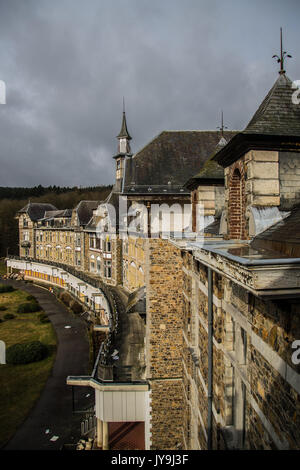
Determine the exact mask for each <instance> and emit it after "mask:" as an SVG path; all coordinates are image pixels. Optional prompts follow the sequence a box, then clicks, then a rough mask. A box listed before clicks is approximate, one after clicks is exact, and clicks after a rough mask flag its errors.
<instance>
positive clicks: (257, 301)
mask: <svg viewBox="0 0 300 470" xmlns="http://www.w3.org/2000/svg"><path fill="white" fill-rule="evenodd" d="M293 92H294V90H293V88H292V82H291V81H290V80H289V78H288V77H287V76H286V74H285V73H284V72H283V71H281V73H280V75H279V77H278V79H277V80H276V82H275V84H274V86H273V87H272V88H271V90H270V92H269V93H268V95H267V96H266V98H265V99H264V100H263V102H262V104H261V105H260V106H259V108H258V110H257V112H256V113H255V114H254V116H253V118H252V119H251V121H250V122H249V124H248V126H247V127H246V128H245V129H244V130H243V131H239V132H237V131H231V132H229V131H227V132H225V131H223V129H222V131H221V133H220V132H216V131H164V132H162V133H161V134H159V135H158V136H157V137H155V138H154V139H153V140H152V141H151V142H150V143H148V144H147V145H146V146H145V147H144V148H143V149H141V150H140V151H139V152H137V153H136V154H132V153H131V147H130V141H131V136H130V134H129V132H128V128H127V123H126V115H125V112H124V113H123V119H122V127H121V131H120V133H119V135H118V137H117V138H118V141H119V146H118V153H117V155H116V156H115V157H114V160H115V162H116V181H115V185H114V187H113V190H112V192H111V194H110V195H109V197H108V198H107V200H106V201H102V202H97V203H95V202H94V203H89V202H88V201H87V202H84V201H83V202H82V203H80V204H79V205H78V206H77V208H76V209H74V210H73V211H71V212H70V211H57V210H56V209H55V208H53V207H48V208H47V207H44V208H43V207H42V208H40V209H39V210H40V212H41V213H40V214H38V216H36V215H34V216H32V215H30V214H29V213H30V210H31V209H30V206H29V207H27V206H26V208H24V209H23V210H22V211H21V212H20V213H19V220H20V237H21V240H23V239H24V236H25V235H24V230H25V233H26V231H28V234H29V235H26V237H29V242H30V247H29V246H26V247H22V243H21V247H20V249H21V251H20V255H21V258H23V261H22V262H23V265H24V263H25V264H26V258H24V257H30V258H34V259H35V260H36V261H37V262H38V261H39V260H43V262H44V263H47V260H52V261H54V262H63V263H64V265H65V266H67V265H68V264H70V267H72V268H75V271H72V273H73V275H74V276H75V275H76V276H78V278H79V277H80V276H83V277H84V282H83V283H79V281H78V285H79V286H80V285H81V286H82V288H83V289H86V292H89V295H90V296H91V297H92V296H93V295H97V296H98V297H99V296H101V295H102V297H103V298H104V297H105V298H106V299H108V300H107V306H106V309H107V311H109V312H110V316H109V315H108V313H107V314H105V312H104V314H103V317H102V318H103V321H100V324H98V325H97V324H95V326H94V328H95V331H96V330H97V331H98V330H99V331H101V334H102V335H103V334H104V333H105V335H106V336H105V337H103V336H102V345H101V348H100V351H99V354H98V357H97V361H96V364H95V367H94V371H93V374H92V376H91V377H69V378H68V383H69V384H70V385H72V386H75V385H79V386H80V385H90V386H91V387H92V388H94V389H95V391H96V392H95V393H96V416H97V419H98V427H97V436H98V444H99V446H103V448H107V447H108V441H109V437H108V433H109V426H108V423H109V422H114V421H117V420H120V421H133V422H142V425H143V428H142V429H143V432H144V433H145V448H146V449H198V450H199V449H202V450H204V449H227V448H230V449H231V448H233V449H299V448H300V435H299V429H300V426H299V425H300V376H299V371H300V369H299V367H300V366H299V362H300V360H299V357H298V356H299V352H298V351H299V345H300V310H299V295H300V285H299V281H298V278H299V276H300V255H299V253H300V250H299V246H300V245H299V235H298V233H299V230H300V209H299V207H300V206H299V203H300V200H299V198H300V196H299V190H300V163H299V162H300V160H299V157H298V155H299V143H300V108H299V107H298V106H297V105H295V104H293V100H292V94H293ZM122 204H123V205H124V206H125V209H126V211H125V213H126V217H125V219H126V220H124V218H123V216H121V217H120V211H121V206H122ZM162 204H165V206H167V207H168V208H171V207H172V206H173V210H172V211H171V212H172V214H173V215H172V214H171V215H170V221H171V223H170V233H165V232H164V229H163V225H162V224H163V220H162V218H161V216H160V213H159V212H153V207H154V206H161V205H162ZM186 204H188V205H190V206H191V207H192V210H191V217H192V223H191V225H189V227H187V230H186V231H185V233H184V236H183V237H178V236H177V235H178V234H177V232H176V220H177V219H178V218H179V219H180V221H181V222H182V221H183V222H184V224H183V225H184V228H186V226H185V222H186V221H185V219H184V218H183V217H182V215H181V210H182V208H183V207H184V206H185V205H186ZM174 205H176V207H175V208H174ZM128 209H130V210H129V211H128ZM24 219H26V220H28V222H27V223H28V224H29V225H30V226H28V228H27V227H26V222H25V227H24V222H23V220H24ZM154 222H155V223H154ZM59 224H62V225H61V226H59ZM129 227H130V230H128V228H129ZM153 227H154V228H155V230H154V232H153ZM30 230H31V232H30ZM47 233H48V235H47ZM57 233H59V235H56V234H57ZM61 233H62V234H63V235H62V238H60V236H61V235H60V234H61ZM41 234H42V238H41ZM51 237H52V238H51ZM53 237H54V239H53ZM56 237H58V239H56ZM68 237H69V238H68ZM26 241H27V240H26ZM48 245H49V246H48ZM42 246H43V250H41V247H42ZM67 247H70V248H71V250H70V253H71V254H70V255H69V257H68V256H67V254H66V251H67ZM24 248H27V251H24ZM47 248H48V251H47ZM22 250H23V251H22ZM28 250H31V251H28ZM45 250H46V251H45ZM41 252H43V255H42V254H41ZM45 253H46V254H45ZM20 262H21V261H20V260H18V262H17V261H16V262H14V261H13V260H10V261H9V263H10V266H12V267H13V266H15V267H17V266H18V267H19V268H18V269H20V266H21V264H20ZM14 263H15V264H14ZM17 263H19V264H17ZM33 264H34V263H33ZM34 266H35V268H34V269H36V270H38V269H40V267H39V266H38V263H35V264H34ZM67 269H68V268H65V271H59V270H57V274H58V275H59V276H62V278H63V276H64V275H66V272H67ZM30 272H31V271H30ZM70 272H71V271H70ZM76 273H77V274H76ZM78 273H79V274H80V273H81V274H80V276H79V274H78ZM97 280H99V282H100V281H101V284H99V286H101V289H102V291H101V292H102V293H100V294H99V292H96V293H95V292H93V290H92V287H91V286H94V287H95V286H96V284H95V282H96V281H97ZM97 285H98V284H97ZM64 286H65V284H63V287H64ZM99 288H100V287H99ZM89 289H90V290H89ZM78 290H79V292H80V287H78ZM103 293H105V295H103ZM99 305H100V304H99ZM102 305H103V303H102ZM89 306H90V308H91V310H92V309H93V308H94V304H93V303H92V302H90V303H89ZM103 309H104V308H103ZM104 310H105V309H104ZM108 318H109V321H108Z"/></svg>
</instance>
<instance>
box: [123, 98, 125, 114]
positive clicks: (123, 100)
mask: <svg viewBox="0 0 300 470" xmlns="http://www.w3.org/2000/svg"><path fill="white" fill-rule="evenodd" d="M123 113H125V98H124V96H123Z"/></svg>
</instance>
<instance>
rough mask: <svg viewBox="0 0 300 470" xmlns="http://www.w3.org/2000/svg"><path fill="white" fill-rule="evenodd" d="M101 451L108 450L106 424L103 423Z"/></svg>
mask: <svg viewBox="0 0 300 470" xmlns="http://www.w3.org/2000/svg"><path fill="white" fill-rule="evenodd" d="M102 449H103V450H108V449H109V446H108V422H107V421H103V447H102Z"/></svg>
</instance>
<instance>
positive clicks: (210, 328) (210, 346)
mask: <svg viewBox="0 0 300 470" xmlns="http://www.w3.org/2000/svg"><path fill="white" fill-rule="evenodd" d="M207 274H208V389H207V450H211V448H212V404H213V279H212V270H211V268H208V273H207Z"/></svg>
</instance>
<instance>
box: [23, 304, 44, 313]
mask: <svg viewBox="0 0 300 470" xmlns="http://www.w3.org/2000/svg"><path fill="white" fill-rule="evenodd" d="M40 310H42V308H41V306H40V305H39V304H38V303H37V302H28V303H24V304H20V305H19V307H18V309H17V312H18V313H31V312H39V311H40Z"/></svg>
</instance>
